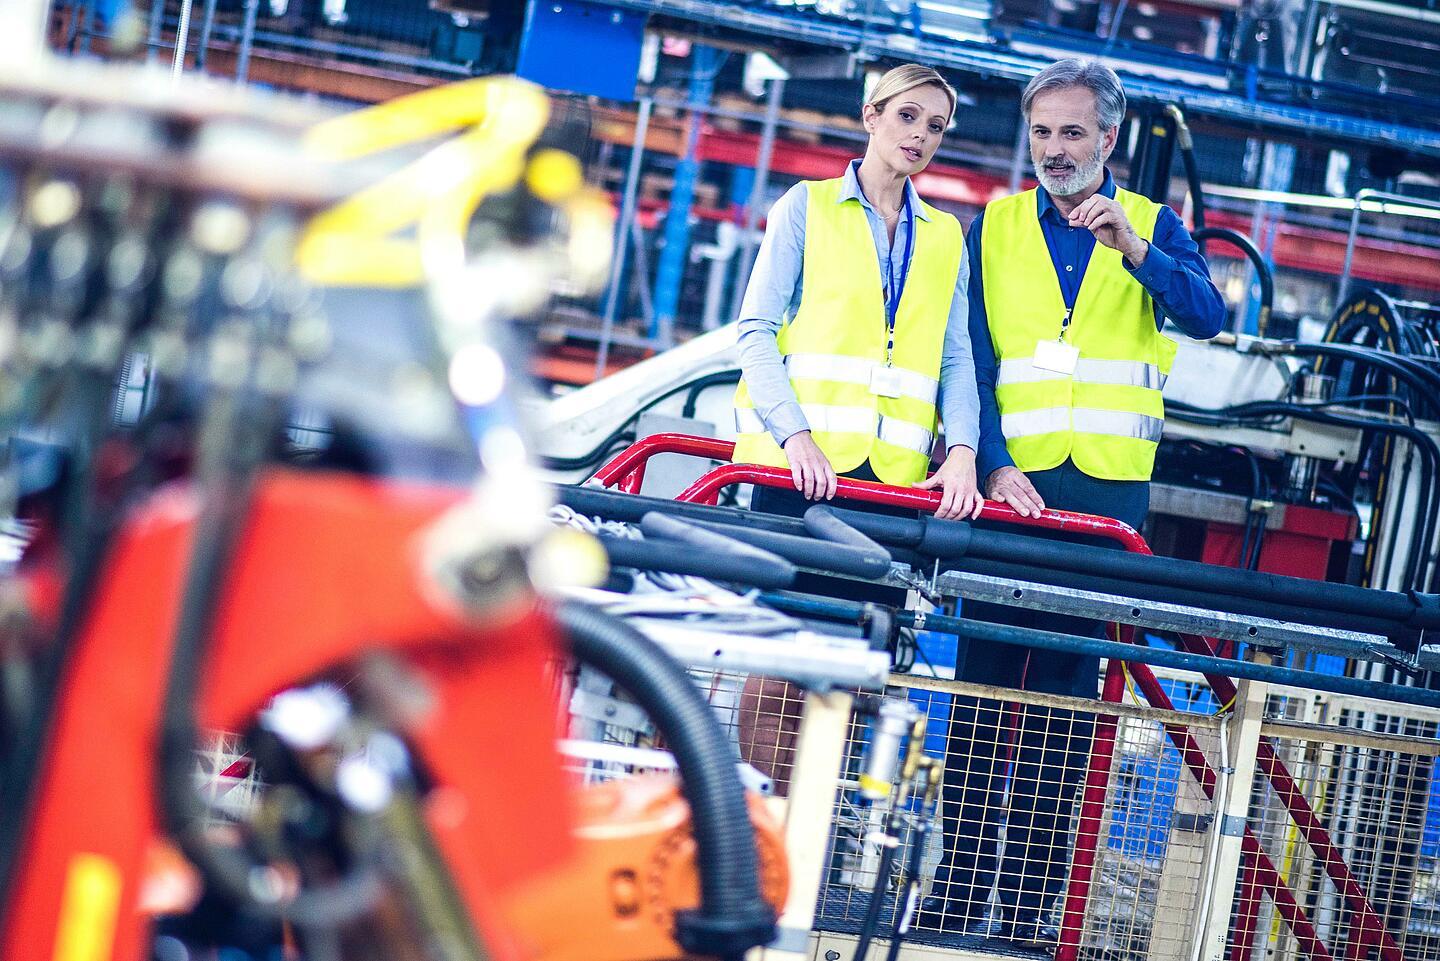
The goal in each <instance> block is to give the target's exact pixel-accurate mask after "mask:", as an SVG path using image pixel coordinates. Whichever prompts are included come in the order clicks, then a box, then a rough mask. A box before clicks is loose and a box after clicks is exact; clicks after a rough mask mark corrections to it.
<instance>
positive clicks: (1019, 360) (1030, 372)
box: [996, 357, 1068, 386]
mask: <svg viewBox="0 0 1440 961" xmlns="http://www.w3.org/2000/svg"><path fill="white" fill-rule="evenodd" d="M1067 379H1068V376H1067V375H1065V374H1060V373H1056V372H1055V371H1053V370H1042V369H1041V368H1039V367H1036V366H1035V365H1034V364H1033V363H1031V358H1029V357H1014V358H1011V359H1010V360H1002V361H1000V373H999V376H998V379H997V380H996V385H997V386H1004V385H1006V384H1033V383H1035V382H1036V381H1041V380H1067Z"/></svg>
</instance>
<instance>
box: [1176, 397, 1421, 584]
mask: <svg viewBox="0 0 1440 961" xmlns="http://www.w3.org/2000/svg"><path fill="white" fill-rule="evenodd" d="M1326 406H1329V404H1296V403H1293V402H1284V401H1254V402H1252V403H1249V404H1239V405H1237V406H1235V407H1229V408H1222V409H1220V410H1202V409H1200V408H1195V407H1191V406H1190V405H1188V404H1178V403H1171V404H1170V405H1168V408H1167V409H1168V410H1169V411H1170V412H1171V413H1172V414H1178V415H1180V416H1182V417H1185V416H1189V417H1194V416H1196V415H1199V416H1202V417H1211V418H1219V419H1224V418H1234V419H1237V420H1244V419H1246V418H1256V417H1268V416H1275V417H1299V418H1303V419H1306V420H1314V421H1318V422H1319V423H1322V424H1334V425H1336V426H1340V427H1353V428H1358V429H1360V430H1362V431H1376V432H1380V433H1388V434H1398V435H1399V436H1401V437H1404V438H1405V439H1406V440H1408V441H1409V442H1410V443H1411V444H1412V445H1413V447H1414V449H1416V450H1418V451H1419V452H1420V459H1421V463H1420V475H1421V476H1420V483H1421V485H1422V486H1423V488H1424V490H1425V494H1424V497H1425V502H1426V509H1425V511H1424V512H1423V514H1422V517H1421V518H1420V530H1419V531H1418V532H1417V534H1416V536H1415V537H1413V538H1412V539H1411V543H1410V556H1409V558H1408V559H1407V561H1406V572H1405V576H1404V583H1405V584H1406V585H1407V586H1408V587H1409V588H1411V589H1414V590H1418V589H1419V588H1420V587H1421V586H1422V585H1421V582H1420V574H1421V573H1423V571H1424V563H1425V552H1426V551H1428V550H1429V544H1430V539H1431V537H1432V536H1433V535H1434V532H1435V525H1436V524H1437V522H1440V517H1437V515H1440V483H1437V480H1440V446H1437V445H1436V443H1435V442H1434V441H1433V440H1431V438H1430V436H1429V435H1428V434H1426V433H1425V432H1424V431H1422V430H1420V429H1418V428H1416V427H1412V426H1410V425H1408V424H1395V423H1384V422H1380V421H1369V420H1364V419H1363V418H1358V417H1349V416H1346V415H1343V414H1335V413H1330V412H1327V411H1325V410H1322V409H1321V408H1323V407H1326ZM1356 589H1358V590H1364V589H1365V588H1356Z"/></svg>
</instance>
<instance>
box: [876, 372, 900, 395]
mask: <svg viewBox="0 0 1440 961" xmlns="http://www.w3.org/2000/svg"><path fill="white" fill-rule="evenodd" d="M870 393H872V394H874V395H875V396H876V397H899V396H900V371H898V370H896V369H895V368H894V367H880V366H875V367H872V368H870Z"/></svg>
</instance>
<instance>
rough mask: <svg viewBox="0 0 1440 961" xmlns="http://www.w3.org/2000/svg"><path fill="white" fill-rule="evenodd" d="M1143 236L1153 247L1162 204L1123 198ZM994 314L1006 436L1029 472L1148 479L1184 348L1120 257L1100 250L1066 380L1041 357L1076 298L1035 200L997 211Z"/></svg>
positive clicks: (988, 277) (990, 298) (1023, 198)
mask: <svg viewBox="0 0 1440 961" xmlns="http://www.w3.org/2000/svg"><path fill="white" fill-rule="evenodd" d="M1115 199H1116V200H1118V201H1119V202H1120V206H1121V207H1123V208H1124V209H1125V214H1126V216H1127V217H1129V218H1130V224H1131V226H1132V227H1134V228H1135V232H1136V233H1137V234H1138V235H1139V236H1141V237H1142V238H1144V239H1145V240H1147V241H1149V240H1150V239H1151V238H1152V237H1153V236H1154V234H1155V221H1156V218H1157V217H1158V216H1159V213H1160V205H1159V204H1157V203H1155V202H1154V201H1152V200H1149V199H1148V198H1146V197H1142V196H1141V195H1139V194H1135V193H1131V192H1130V191H1128V190H1118V189H1117V190H1116V192H1115ZM980 236H981V255H980V259H981V261H982V262H983V263H982V265H981V269H982V270H983V271H984V274H983V279H984V286H985V311H986V313H987V315H988V319H989V322H990V339H991V341H992V342H993V343H994V345H995V359H996V360H997V361H998V362H999V371H998V372H997V377H996V387H995V401H996V404H997V405H998V406H999V408H1000V428H1001V430H1002V432H1003V433H1004V434H1005V445H1006V447H1007V448H1008V449H1009V451H1010V456H1011V458H1013V459H1014V461H1015V466H1016V467H1018V468H1020V469H1021V470H1022V471H1037V470H1048V469H1050V468H1052V467H1058V466H1059V465H1060V464H1063V463H1064V462H1065V459H1066V458H1067V457H1068V458H1070V459H1071V460H1073V461H1074V462H1075V466H1076V467H1078V468H1080V470H1082V471H1084V472H1085V473H1086V474H1089V475H1090V476H1092V477H1098V478H1102V479H1104V480H1149V479H1150V472H1151V470H1152V469H1153V468H1154V466H1155V450H1156V447H1157V446H1158V445H1159V443H1160V431H1161V428H1162V427H1163V425H1164V422H1165V404H1164V400H1163V399H1162V396H1161V393H1160V391H1161V388H1163V387H1164V386H1165V378H1166V377H1167V376H1169V374H1170V366H1171V364H1172V363H1173V362H1174V360H1175V350H1176V344H1175V342H1174V341H1173V340H1171V339H1170V338H1168V337H1165V336H1164V335H1162V334H1161V333H1160V332H1159V331H1158V330H1156V327H1155V309H1154V305H1153V303H1152V301H1151V299H1150V295H1149V293H1147V292H1146V290H1145V288H1144V287H1142V286H1141V285H1140V284H1139V282H1137V281H1136V280H1135V278H1134V277H1132V276H1131V275H1130V273H1129V271H1127V270H1126V269H1125V265H1124V264H1123V263H1122V262H1121V254H1120V252H1119V251H1118V250H1112V249H1111V248H1109V247H1106V246H1104V245H1103V244H1100V243H1096V244H1095V251H1094V253H1093V254H1091V256H1090V264H1089V266H1088V267H1087V268H1086V270H1085V277H1084V279H1083V280H1082V282H1081V284H1080V291H1079V293H1078V294H1077V296H1076V298H1075V309H1074V313H1073V314H1072V315H1071V320H1070V326H1069V329H1068V330H1067V331H1066V334H1065V341H1066V343H1068V344H1070V345H1071V346H1072V347H1076V348H1078V349H1079V351H1080V359H1079V361H1078V362H1077V363H1076V365H1075V372H1074V373H1073V374H1070V375H1067V374H1062V373H1056V372H1054V371H1051V370H1045V369H1042V368H1039V367H1036V366H1035V365H1034V363H1033V360H1034V356H1035V347H1036V344H1038V343H1039V342H1040V341H1042V340H1046V341H1053V340H1055V339H1056V338H1057V337H1059V336H1060V328H1061V323H1062V321H1063V320H1064V317H1065V298H1064V295H1063V294H1062V293H1061V291H1060V281H1059V278H1058V277H1056V275H1055V265H1054V261H1053V260H1051V257H1050V251H1049V249H1048V248H1047V247H1046V245H1045V235H1044V233H1043V232H1042V230H1041V228H1040V222H1039V219H1038V218H1037V216H1036V193H1035V191H1034V190H1027V191H1025V192H1024V193H1021V194H1016V195H1014V196H1011V197H1005V198H1003V199H1001V200H996V201H993V202H991V203H990V204H988V205H987V206H986V207H985V218H984V220H983V221H982V226H981V235H980Z"/></svg>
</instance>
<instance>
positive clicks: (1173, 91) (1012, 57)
mask: <svg viewBox="0 0 1440 961" xmlns="http://www.w3.org/2000/svg"><path fill="white" fill-rule="evenodd" d="M607 2H608V3H610V4H611V5H612V6H617V7H623V8H626V9H630V10H638V11H642V12H645V13H650V14H655V15H661V16H666V17H672V18H675V19H678V20H687V21H690V22H692V23H702V24H706V25H709V26H714V27H720V28H723V29H725V30H728V31H731V32H739V33H748V34H753V35H756V36H758V37H763V38H766V39H770V40H776V39H780V40H791V41H796V42H800V43H810V44H815V45H817V46H825V47H836V48H839V49H842V50H846V51H850V52H852V53H855V54H857V55H858V56H859V57H860V58H861V59H870V60H879V59H898V60H913V61H918V62H921V63H928V64H930V65H932V66H937V67H946V68H949V69H952V70H959V71H964V72H967V73H977V74H981V75H983V76H988V77H997V78H1000V79H1005V80H1012V81H1015V82H1017V83H1024V82H1026V81H1028V80H1029V79H1030V78H1031V77H1033V76H1034V75H1035V74H1037V73H1039V72H1040V70H1041V69H1043V68H1044V67H1045V66H1046V65H1047V64H1048V62H1049V61H1050V60H1052V59H1054V58H1055V57H1056V56H1060V55H1065V54H1074V53H1075V52H1076V51H1061V50H1059V49H1055V50H1049V49H1047V48H1045V47H1044V46H1042V45H1039V44H1035V43H1032V44H1031V45H1030V46H1029V50H1030V51H1033V52H1017V51H1016V50H1014V49H1009V48H1006V47H1000V46H997V45H995V44H993V43H990V42H988V40H987V38H984V37H981V36H977V37H976V39H975V40H973V41H971V40H952V39H946V38H943V37H937V36H933V35H932V36H922V37H920V38H917V37H916V36H914V35H913V34H911V33H908V32H906V33H901V32H889V33H885V32H877V31H876V30H875V28H874V27H873V25H865V26H861V25H853V24H850V23H845V22H836V21H822V20H818V19H810V18H806V17H802V16H796V15H794V14H789V13H783V12H780V11H778V10H763V9H756V8H754V7H749V6H739V5H735V4H730V3H723V2H717V0H607ZM1082 52H1092V53H1094V54H1097V55H1098V54H1099V53H1100V51H1099V50H1096V51H1082ZM1101 59H1103V60H1105V61H1107V62H1108V63H1109V64H1110V65H1111V66H1112V67H1114V68H1115V69H1116V70H1117V72H1119V73H1120V74H1121V76H1122V77H1124V80H1125V92H1126V94H1127V95H1128V96H1129V98H1130V99H1131V100H1132V101H1141V100H1147V101H1154V102H1158V103H1171V102H1174V101H1176V100H1179V101H1181V102H1183V103H1184V105H1185V112H1186V114H1187V115H1191V116H1200V115H1203V116H1207V117H1212V118H1220V119H1225V120H1230V121H1232V122H1236V123H1241V124H1254V125H1257V126H1260V127H1263V128H1266V129H1269V130H1273V131H1276V132H1288V133H1291V134H1307V135H1320V136H1324V137H1328V138H1332V139H1336V140H1344V141H1349V142H1355V143H1364V144H1368V145H1372V146H1373V145H1376V144H1382V145H1390V146H1393V147H1395V148H1397V149H1400V150H1407V151H1410V152H1412V153H1419V154H1425V155H1428V156H1433V157H1440V130H1430V129H1425V128H1422V127H1413V126H1408V125H1405V124H1401V123H1386V122H1383V121H1378V120H1372V119H1369V118H1367V117H1360V116H1356V115H1353V114H1346V113H1338V112H1334V111H1329V110H1319V109H1315V108H1312V107H1300V106H1292V105H1290V104H1283V103H1276V102H1273V101H1265V100H1260V99H1255V100H1251V99H1248V98H1246V97H1244V96H1242V95H1241V94H1238V93H1233V92H1231V91H1230V90H1228V89H1225V87H1224V86H1223V85H1224V83H1225V78H1224V77H1223V76H1221V75H1219V74H1218V73H1217V72H1216V71H1215V67H1214V66H1213V65H1212V64H1208V63H1206V62H1203V61H1196V62H1195V64H1194V66H1193V67H1192V68H1190V69H1186V68H1184V67H1178V66H1176V67H1172V66H1166V67H1163V68H1161V70H1163V71H1164V72H1165V73H1168V74H1170V76H1169V77H1168V78H1161V77H1158V76H1146V75H1144V74H1143V73H1140V72H1137V71H1142V70H1144V69H1145V67H1146V65H1145V64H1142V63H1136V62H1132V61H1126V60H1121V59H1119V58H1117V57H1114V56H1108V57H1102V58H1101ZM1157 72H1159V71H1157ZM1176 74H1183V75H1184V79H1182V78H1181V77H1178V76H1176ZM1202 79H1208V80H1210V81H1211V82H1212V83H1213V84H1215V85H1214V86H1207V85H1205V84H1203V83H1201V82H1199V81H1200V80H1202Z"/></svg>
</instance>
